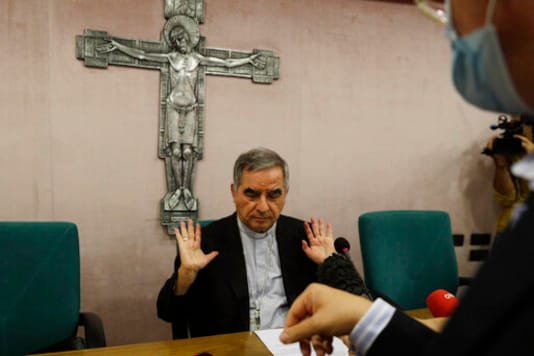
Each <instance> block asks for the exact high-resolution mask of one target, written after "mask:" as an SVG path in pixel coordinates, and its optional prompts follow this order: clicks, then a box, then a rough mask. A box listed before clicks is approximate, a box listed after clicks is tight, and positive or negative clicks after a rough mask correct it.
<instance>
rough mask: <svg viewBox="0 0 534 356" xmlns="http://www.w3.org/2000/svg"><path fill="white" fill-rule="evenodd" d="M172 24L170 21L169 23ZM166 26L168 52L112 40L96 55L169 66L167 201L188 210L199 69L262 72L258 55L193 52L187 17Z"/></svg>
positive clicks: (194, 35)
mask: <svg viewBox="0 0 534 356" xmlns="http://www.w3.org/2000/svg"><path fill="white" fill-rule="evenodd" d="M171 20H172V21H171ZM171 20H169V22H168V23H170V24H172V25H173V26H172V27H170V28H168V29H167V31H166V32H165V36H166V39H167V42H168V44H169V46H170V49H171V51H169V52H167V53H157V52H147V51H144V50H141V49H138V48H133V47H129V46H126V45H124V44H121V43H119V42H117V41H115V40H113V39H111V40H109V41H108V42H106V43H104V44H101V45H99V46H97V51H99V52H100V53H107V52H112V51H115V50H118V51H121V52H123V53H125V54H127V55H129V56H132V57H134V58H138V59H142V60H151V61H156V62H168V63H169V66H170V71H169V72H170V86H171V88H170V93H169V95H168V96H167V99H166V107H167V110H166V113H167V114H166V117H165V145H166V146H165V152H166V154H167V155H168V156H169V157H170V162H171V167H172V174H173V178H174V183H175V187H176V189H175V191H174V192H173V193H172V195H171V196H170V198H169V199H168V203H169V207H170V208H171V210H172V209H173V208H175V207H177V206H178V205H179V203H180V201H183V202H184V204H185V206H186V208H187V209H188V210H192V209H193V208H194V206H195V198H194V196H193V193H192V191H193V189H192V176H193V169H194V164H195V162H196V159H197V157H198V152H197V150H196V147H197V140H198V118H197V106H198V102H197V97H196V90H197V76H198V69H199V66H201V65H209V66H221V67H229V68H230V67H238V66H241V65H244V64H248V63H250V64H251V65H252V66H254V67H257V68H264V67H265V61H264V60H262V58H261V57H260V54H259V53H256V54H253V55H251V56H248V57H245V58H239V59H236V58H227V59H221V58H217V57H207V56H203V55H202V54H200V53H198V52H196V51H195V47H196V45H197V44H198V41H199V38H200V31H199V29H198V24H197V23H196V21H195V20H193V19H192V18H189V17H187V16H182V15H179V16H175V17H173V18H172V19H171Z"/></svg>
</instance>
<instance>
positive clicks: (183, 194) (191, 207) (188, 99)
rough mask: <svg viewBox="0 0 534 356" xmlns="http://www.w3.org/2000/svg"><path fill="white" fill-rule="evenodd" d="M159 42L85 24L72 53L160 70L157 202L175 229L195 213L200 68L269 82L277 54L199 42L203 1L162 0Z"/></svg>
mask: <svg viewBox="0 0 534 356" xmlns="http://www.w3.org/2000/svg"><path fill="white" fill-rule="evenodd" d="M163 1H164V8H165V10H164V16H165V18H166V19H167V21H166V22H165V24H164V25H163V29H162V33H161V39H160V41H145V40H139V39H126V38H120V37H114V36H110V35H108V33H107V32H105V31H95V30H89V29H85V30H84V33H83V35H78V36H76V57H77V58H78V59H83V60H84V64H85V65H86V66H88V67H99V68H107V67H108V65H109V64H112V65H123V66H129V67H137V68H146V69H157V70H159V71H160V90H159V95H160V101H159V102H160V107H159V150H158V152H159V153H158V156H159V158H161V159H162V160H164V161H165V176H166V179H167V191H166V193H165V194H164V196H163V198H162V199H161V201H160V217H161V224H162V225H163V226H166V227H167V233H168V234H169V235H174V228H175V227H177V226H179V224H180V221H186V220H187V219H193V220H198V216H199V201H198V199H197V198H196V197H195V194H194V189H193V187H194V176H195V171H196V163H197V161H198V160H201V159H202V158H203V151H204V143H203V139H204V120H205V99H206V98H205V97H206V94H205V91H206V88H205V82H206V75H207V74H210V75H222V76H230V77H240V78H251V79H252V81H253V82H254V83H263V84H270V83H272V82H273V80H275V79H278V78H279V67H280V58H279V57H276V56H273V52H272V51H270V50H263V49H261V50H260V49H254V50H252V51H250V52H246V51H237V50H231V49H224V48H209V47H205V38H204V37H203V36H201V34H200V29H199V23H202V22H203V20H204V12H203V10H204V0H163Z"/></svg>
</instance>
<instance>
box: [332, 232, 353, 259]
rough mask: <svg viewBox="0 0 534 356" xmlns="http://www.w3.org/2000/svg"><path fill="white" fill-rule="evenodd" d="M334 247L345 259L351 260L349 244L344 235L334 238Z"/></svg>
mask: <svg viewBox="0 0 534 356" xmlns="http://www.w3.org/2000/svg"><path fill="white" fill-rule="evenodd" d="M334 247H335V248H336V252H337V253H339V254H340V255H343V256H345V257H346V258H347V259H349V260H352V259H351V258H350V254H349V251H350V244H349V241H348V240H347V239H346V238H344V237H341V236H340V237H338V238H337V239H335V240H334Z"/></svg>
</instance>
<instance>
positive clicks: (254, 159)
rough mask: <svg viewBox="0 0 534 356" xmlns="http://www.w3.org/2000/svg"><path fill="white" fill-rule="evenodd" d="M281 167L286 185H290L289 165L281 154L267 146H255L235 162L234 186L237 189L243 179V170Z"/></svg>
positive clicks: (253, 170)
mask: <svg viewBox="0 0 534 356" xmlns="http://www.w3.org/2000/svg"><path fill="white" fill-rule="evenodd" d="M273 167H280V168H282V172H283V174H284V186H285V188H286V189H287V188H288V187H289V166H288V165H287V163H286V161H284V159H283V158H282V157H280V155H279V154H278V153H276V152H274V151H273V150H270V149H268V148H265V147H257V148H253V149H251V150H249V151H247V152H244V153H242V154H240V155H239V157H237V160H236V161H235V164H234V186H235V188H236V189H237V188H238V187H239V185H241V182H242V179H243V171H245V170H247V171H251V172H255V171H259V170H262V169H267V168H273Z"/></svg>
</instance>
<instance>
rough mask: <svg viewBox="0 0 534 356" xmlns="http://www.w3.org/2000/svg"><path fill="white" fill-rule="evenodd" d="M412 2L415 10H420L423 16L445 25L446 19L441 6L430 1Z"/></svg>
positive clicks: (415, 0)
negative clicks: (415, 7)
mask: <svg viewBox="0 0 534 356" xmlns="http://www.w3.org/2000/svg"><path fill="white" fill-rule="evenodd" d="M414 2H415V5H416V6H417V8H418V9H419V10H421V11H422V12H423V14H425V16H427V17H428V18H430V19H432V20H434V21H437V22H439V23H441V24H443V25H446V24H447V22H448V18H447V13H446V12H445V9H444V7H443V4H440V3H437V2H435V1H431V0H414Z"/></svg>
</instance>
